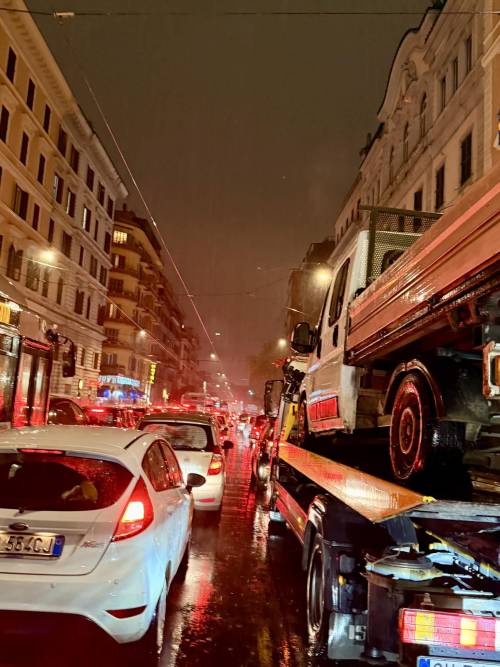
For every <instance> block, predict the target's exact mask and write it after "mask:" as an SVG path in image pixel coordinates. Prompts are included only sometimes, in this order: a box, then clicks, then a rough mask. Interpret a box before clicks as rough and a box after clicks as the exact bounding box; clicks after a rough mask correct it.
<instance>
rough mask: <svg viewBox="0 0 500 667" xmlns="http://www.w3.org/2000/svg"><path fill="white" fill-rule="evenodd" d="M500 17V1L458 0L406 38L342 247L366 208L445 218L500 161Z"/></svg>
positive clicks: (347, 210)
mask: <svg viewBox="0 0 500 667" xmlns="http://www.w3.org/2000/svg"><path fill="white" fill-rule="evenodd" d="M494 12H496V14H495V13H494ZM499 12H500V0H448V1H447V2H445V3H443V8H442V9H441V11H438V10H435V9H433V10H429V11H428V12H427V14H426V15H425V17H424V19H423V21H422V23H421V24H420V26H419V27H418V28H416V29H414V30H410V31H408V32H407V33H406V35H405V36H404V38H403V40H402V41H401V44H400V46H399V48H398V51H397V52H396V54H395V57H394V61H393V64H392V68H391V71H390V73H389V78H388V83H387V88H386V91H385V95H384V99H383V102H382V105H381V107H380V109H379V111H378V114H377V118H378V121H379V125H378V129H377V131H376V132H375V135H374V136H373V137H370V136H369V138H368V141H367V144H366V146H365V147H364V149H363V151H362V156H363V160H362V163H361V166H360V169H359V172H358V174H357V176H356V179H355V181H354V183H353V186H352V188H351V190H350V191H349V193H348V194H347V196H346V198H345V200H344V202H343V204H342V206H341V210H340V212H339V213H338V215H337V217H336V220H335V239H336V241H339V240H340V239H341V238H342V237H343V235H344V234H345V233H346V231H347V230H348V229H349V228H350V226H351V225H352V224H353V223H356V224H359V223H360V219H361V217H362V216H361V215H360V210H359V206H360V205H361V204H367V205H373V204H378V205H382V206H389V207H395V208H408V209H414V210H428V211H438V212H441V211H444V210H445V209H446V208H447V207H448V206H450V205H451V204H453V202H454V201H456V199H457V198H459V197H461V196H462V195H463V193H464V192H465V191H466V190H467V188H468V187H469V186H470V184H471V183H473V182H474V181H475V180H477V179H478V178H480V177H481V176H482V175H483V174H484V173H486V172H487V171H488V170H489V169H490V168H491V167H492V166H493V164H495V163H496V162H498V161H499V160H500V151H499V148H500V146H499V142H498V118H499V113H500V16H499Z"/></svg>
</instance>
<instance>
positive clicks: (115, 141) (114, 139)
mask: <svg viewBox="0 0 500 667" xmlns="http://www.w3.org/2000/svg"><path fill="white" fill-rule="evenodd" d="M63 38H64V41H65V42H66V44H67V45H68V48H69V49H70V51H71V53H72V55H73V56H74V59H75V63H76V65H77V67H78V69H79V71H80V74H81V76H82V78H83V81H84V83H85V85H86V87H87V89H88V91H89V93H90V96H91V98H92V100H93V102H94V104H95V106H96V108H97V110H98V112H99V114H100V116H101V119H102V121H103V123H104V125H105V127H106V129H107V131H108V133H109V135H110V137H111V140H112V142H113V144H114V146H115V149H116V151H117V152H118V154H119V156H120V158H121V160H122V162H123V165H124V166H125V169H126V171H127V174H128V176H129V178H130V180H131V182H132V184H133V186H134V188H135V189H136V191H137V194H138V195H139V198H140V200H141V202H142V205H143V206H144V210H145V211H146V213H147V215H148V218H149V220H150V222H151V224H152V225H153V226H154V228H155V230H156V232H157V235H158V238H159V240H160V243H161V245H162V247H163V249H164V250H165V253H166V255H167V257H168V260H169V261H170V263H171V265H172V268H173V269H174V272H175V274H176V276H177V278H178V280H179V282H180V284H181V285H182V288H183V289H184V292H185V294H186V296H187V298H188V299H189V301H190V303H191V306H192V308H193V310H194V313H195V315H196V318H197V319H198V321H199V323H200V325H201V328H202V330H203V332H204V334H205V336H206V338H207V340H208V342H209V344H210V348H211V350H212V351H213V353H214V354H216V355H217V358H218V359H219V363H220V358H219V355H218V353H217V349H216V347H215V343H214V341H213V339H212V337H211V336H210V333H209V331H208V328H207V326H206V324H205V321H204V320H203V317H202V315H201V313H200V311H199V309H198V307H197V306H196V303H195V302H194V300H193V297H192V296H191V292H190V290H189V288H188V285H187V283H186V281H185V280H184V277H183V276H182V273H181V271H180V269H179V266H178V265H177V262H176V261H175V259H174V257H173V255H172V253H171V251H170V248H169V247H168V246H167V243H166V241H165V239H164V238H163V234H162V233H161V231H160V229H159V227H158V224H157V223H156V220H155V218H154V215H153V213H152V211H151V209H150V207H149V205H148V203H147V201H146V198H145V197H144V195H143V193H142V190H141V187H140V186H139V183H138V182H137V180H136V178H135V176H134V174H133V172H132V169H131V167H130V166H129V163H128V160H127V158H126V156H125V153H124V152H123V150H122V148H121V146H120V143H119V141H118V139H117V137H116V135H115V133H114V131H113V128H112V127H111V124H110V122H109V121H108V118H107V116H106V114H105V112H104V109H103V108H102V105H101V103H100V102H99V99H98V97H97V95H96V93H95V90H94V88H93V86H92V84H91V83H90V80H89V78H88V77H87V74H86V72H85V70H84V69H83V66H82V64H81V61H80V58H79V57H78V54H77V53H76V52H75V49H74V48H73V45H72V44H71V42H70V40H69V39H68V37H67V35H66V34H64V33H63ZM221 366H222V364H221ZM229 392H230V394H231V397H232V391H231V390H229Z"/></svg>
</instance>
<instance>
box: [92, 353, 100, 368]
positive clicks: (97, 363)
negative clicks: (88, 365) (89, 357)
mask: <svg viewBox="0 0 500 667" xmlns="http://www.w3.org/2000/svg"><path fill="white" fill-rule="evenodd" d="M93 366H94V370H97V369H98V368H99V352H94V364H93Z"/></svg>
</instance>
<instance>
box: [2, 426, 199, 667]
mask: <svg viewBox="0 0 500 667" xmlns="http://www.w3.org/2000/svg"><path fill="white" fill-rule="evenodd" d="M203 483H204V478H203V477H201V476H200V475H191V476H188V477H187V479H186V483H184V481H183V477H182V473H181V470H180V467H179V464H178V462H177V459H176V456H175V454H174V452H173V450H172V449H171V447H170V446H169V445H168V443H167V442H166V441H165V440H164V439H163V438H161V437H159V435H158V434H155V433H145V432H143V433H139V432H137V431H125V430H120V429H115V428H105V427H104V428H102V427H101V428H96V427H91V426H78V427H76V426H64V427H61V428H58V429H55V428H53V427H51V426H45V427H36V428H26V429H13V430H10V431H5V432H3V433H2V434H0V527H1V530H0V555H1V556H4V558H2V560H1V564H2V567H1V572H0V610H4V611H5V610H6V611H9V612H16V614H15V621H14V620H13V621H12V623H15V624H16V628H15V631H16V632H19V631H24V629H25V628H26V631H29V627H30V626H33V624H35V625H36V624H39V623H40V616H41V615H43V614H46V616H45V623H46V624H47V626H48V627H50V624H51V623H52V624H54V629H55V631H56V632H57V631H58V629H59V624H60V622H61V615H63V616H64V617H65V618H64V621H65V624H66V623H67V624H69V625H70V626H71V624H74V625H75V626H76V627H81V625H82V624H83V623H88V622H90V623H92V624H94V625H95V626H96V627H97V628H100V630H101V631H104V632H106V633H107V634H108V635H109V636H110V637H112V638H113V639H114V640H116V641H117V642H118V643H120V644H128V643H130V642H139V644H138V645H136V648H138V647H139V648H140V650H141V653H142V652H144V656H145V655H150V656H152V655H153V654H155V653H157V652H159V651H160V650H161V646H162V641H163V627H164V620H165V604H166V602H165V601H166V595H167V591H168V588H169V584H170V582H171V581H172V578H173V577H174V575H175V574H176V572H177V571H178V569H179V568H180V567H181V566H184V565H185V563H186V559H187V554H188V548H189V542H190V537H191V520H192V514H193V498H192V495H191V493H190V489H191V487H192V486H196V485H200V484H203ZM2 618H4V617H2ZM8 622H9V621H8V618H7V621H5V622H4V621H2V623H3V625H2V628H1V630H0V632H8V630H9V628H8ZM143 664H144V663H143Z"/></svg>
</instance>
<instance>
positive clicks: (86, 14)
mask: <svg viewBox="0 0 500 667" xmlns="http://www.w3.org/2000/svg"><path fill="white" fill-rule="evenodd" d="M427 11H429V12H436V13H442V14H443V15H450V16H477V15H481V16H485V15H490V16H491V15H492V16H496V15H500V11H496V10H472V9H471V10H467V9H464V10H450V11H446V10H440V9H437V8H433V7H431V8H429V9H428V10H427ZM0 12H8V13H12V14H30V15H32V16H48V17H52V18H55V19H57V20H59V21H63V20H66V19H72V18H114V17H116V18H123V17H130V18H140V17H150V16H154V17H159V16H169V17H170V16H171V17H200V16H203V17H205V16H206V17H211V16H215V17H228V18H231V17H239V16H263V17H266V16H271V17H272V16H421V15H422V14H423V13H424V12H423V11H422V10H421V9H420V10H419V9H406V10H404V9H396V10H384V9H381V10H376V9H359V10H355V9H345V10H342V9H323V10H321V9H320V10H310V9H297V10H278V9H277V10H272V9H267V10H256V9H240V10H225V11H223V10H215V11H210V12H190V11H182V10H167V11H158V12H154V11H135V12H134V11H120V10H112V11H106V10H77V11H71V10H68V11H52V12H50V11H46V10H36V9H33V10H30V9H16V8H13V7H5V6H1V7H0Z"/></svg>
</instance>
